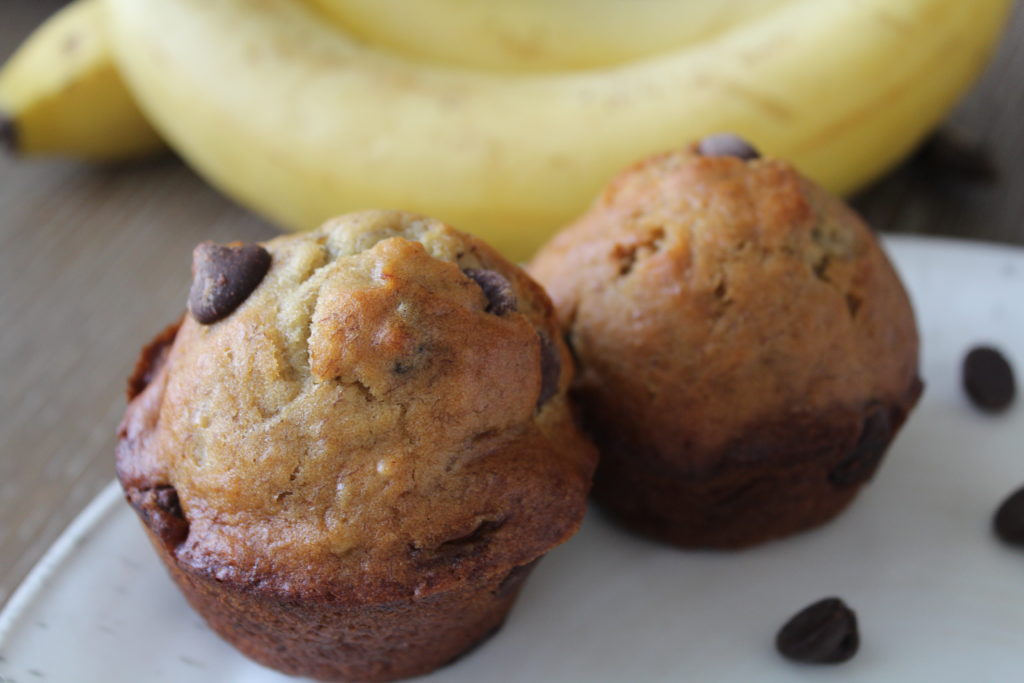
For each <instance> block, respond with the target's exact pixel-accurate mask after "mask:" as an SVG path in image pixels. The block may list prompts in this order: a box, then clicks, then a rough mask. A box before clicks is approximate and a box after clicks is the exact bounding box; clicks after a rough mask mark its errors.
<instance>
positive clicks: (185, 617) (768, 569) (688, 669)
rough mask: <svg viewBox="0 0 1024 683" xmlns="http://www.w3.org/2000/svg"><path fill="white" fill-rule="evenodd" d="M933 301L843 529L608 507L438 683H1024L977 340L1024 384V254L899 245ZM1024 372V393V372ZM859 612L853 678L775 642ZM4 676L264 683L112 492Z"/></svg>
mask: <svg viewBox="0 0 1024 683" xmlns="http://www.w3.org/2000/svg"><path fill="white" fill-rule="evenodd" d="M887 245H888V248H889V250H890V253H891V254H892V256H893V258H894V260H895V261H896V262H897V265H898V266H899V268H900V271H901V273H902V274H903V276H904V279H905V280H906V283H907V285H908V286H909V289H910V292H911V295H912V297H913V299H914V302H915V305H916V309H917V313H918V317H919V321H920V325H921V333H922V338H923V368H922V370H923V372H922V374H923V376H924V379H925V382H926V384H927V389H926V391H925V395H924V398H923V400H922V402H921V404H920V405H919V407H918V409H917V411H916V412H915V413H914V414H913V416H912V418H911V419H910V421H909V423H908V424H907V426H906V428H905V429H904V430H903V432H902V433H901V434H900V436H899V438H898V440H897V441H896V442H895V443H894V444H893V446H892V449H891V451H890V453H889V456H888V459H887V461H886V463H885V465H884V466H883V468H882V470H881V472H880V474H879V476H878V478H877V479H876V480H875V482H874V483H873V484H872V485H871V486H869V487H868V488H867V489H866V490H865V491H864V492H863V493H862V494H861V496H860V497H859V499H858V500H857V501H856V502H855V503H854V505H853V506H852V507H851V508H850V509H849V510H848V512H847V513H846V514H844V515H842V516H841V517H840V518H839V519H838V520H836V521H835V522H833V523H831V524H829V525H827V526H825V527H823V528H821V529H819V530H817V531H813V532H810V533H806V534H803V535H801V536H798V537H796V538H791V539H788V540H784V541H779V542H775V543H771V544H768V545H766V546H763V547H760V548H756V549H754V550H750V551H746V552H736V553H715V552H683V551H680V550H674V549H672V548H667V547H663V546H660V545H657V544H655V543H652V542H648V541H645V540H642V539H639V538H635V537H633V536H630V535H628V534H626V533H624V532H622V531H620V530H619V529H617V528H616V527H614V526H612V525H610V524H609V523H607V522H606V520H604V519H603V518H602V517H601V516H600V515H599V514H595V513H594V512H593V511H592V512H591V514H590V515H588V517H587V520H586V522H585V523H584V525H583V529H582V531H581V532H580V533H579V534H578V535H577V536H576V537H575V538H573V539H572V540H571V541H569V542H568V543H566V544H565V545H564V546H562V547H560V548H558V549H557V550H555V551H554V552H552V553H550V555H549V556H548V557H547V559H545V560H544V562H542V563H541V564H540V565H539V566H538V568H537V570H536V571H535V572H534V574H533V576H532V578H531V579H530V581H528V582H527V584H526V588H525V590H524V591H523V593H522V596H521V598H520V601H519V604H518V605H517V607H516V608H515V609H514V610H513V612H512V614H511V616H510V618H509V620H508V622H507V623H506V625H505V628H504V629H503V631H502V632H501V633H500V634H499V635H498V636H497V637H495V638H494V639H492V640H491V641H489V642H488V643H487V644H485V645H484V646H483V647H481V648H479V649H478V650H477V651H476V652H474V653H473V654H472V655H471V656H468V657H466V658H464V659H462V660H461V661H459V662H458V663H457V664H456V665H454V666H451V667H449V668H446V669H442V670H441V671H438V672H436V673H435V674H433V675H431V676H429V677H427V678H425V679H422V680H424V681H483V680H488V681H681V680H684V679H685V680H691V681H743V682H745V683H746V682H749V681H830V682H831V681H872V682H877V681H929V682H936V681H971V682H972V683H979V682H982V681H992V682H996V681H999V682H1004V681H1011V680H1022V677H1024V673H1022V666H1021V665H1022V663H1024V551H1019V550H1014V549H1012V548H1008V547H1006V546H1004V545H1002V544H1000V543H999V542H998V541H997V540H996V539H995V537H994V536H993V534H992V532H991V516H992V513H993V510H994V509H995V508H996V506H997V505H998V504H999V502H1000V501H1002V500H1003V498H1004V497H1005V496H1006V495H1007V494H1008V493H1010V492H1011V491H1012V490H1014V489H1015V488H1016V487H1017V486H1018V485H1019V484H1021V483H1024V452H1022V449H1021V444H1022V443H1024V401H1021V400H1018V402H1017V404H1016V405H1015V406H1013V407H1012V408H1011V409H1010V410H1009V411H1008V412H1007V413H1006V414H1004V415H1002V416H998V417H991V416H988V415H984V414H981V413H979V412H977V411H976V410H974V409H973V408H972V406H971V405H970V404H969V403H968V402H967V401H966V399H965V398H964V395H963V393H962V391H961V388H960V379H959V378H960V362H961V359H962V357H963V355H964V353H965V351H966V350H967V349H968V348H969V347H970V346H971V345H973V344H976V343H979V342H987V343H994V344H995V345H997V346H999V347H1001V348H1002V349H1003V350H1004V351H1005V352H1006V353H1007V355H1008V357H1009V358H1010V360H1011V362H1012V363H1014V365H1015V367H1017V368H1018V369H1019V370H1020V371H1021V372H1022V373H1024V315H1022V313H1024V250H1014V249H1010V248H998V247H993V246H984V245H977V244H972V243H968V242H955V241H948V240H936V239H921V238H908V237H894V238H890V239H888V240H887ZM1022 378H1024V377H1022ZM830 595H838V596H842V597H843V598H844V599H845V600H846V601H847V602H848V603H849V604H850V605H851V606H852V607H853V608H854V609H855V610H856V612H857V614H858V617H859V620H860V624H861V635H862V644H861V649H860V652H859V653H858V654H857V656H856V657H855V658H854V659H853V660H851V661H850V662H848V663H846V664H844V665H842V666H837V667H824V668H823V667H814V666H807V665H798V664H792V663H789V662H787V661H785V660H783V659H782V658H781V657H779V656H778V655H777V654H776V653H775V651H774V649H773V641H774V636H775V633H776V630H777V629H778V627H779V626H780V624H782V622H783V621H785V620H786V619H787V618H788V617H789V616H790V615H791V614H792V613H793V612H794V611H796V610H797V609H799V608H801V607H803V606H805V605H807V604H808V603H810V602H812V601H815V600H817V599H819V598H822V597H825V596H830ZM0 657H2V659H0V680H2V681H7V682H8V683H9V682H11V681H18V683H27V682H30V681H42V680H46V681H74V682H76V683H82V682H85V683H88V682H90V681H103V682H104V683H117V682H128V681H130V682H132V683H136V682H139V681H147V682H155V681H184V680H187V681H191V682H194V683H200V682H206V681H209V682H217V683H225V682H232V681H246V682H248V683H264V682H270V681H287V680H294V679H289V678H286V677H284V676H281V675H279V674H276V673H274V672H272V671H269V670H267V669H264V668H262V667H260V666H258V665H256V664H253V663H251V662H249V661H248V660H246V659H245V658H244V657H242V656H241V655H239V654H237V653H236V652H235V651H234V650H232V649H231V648H230V647H229V646H227V645H226V644H224V643H223V642H221V640H220V639H219V638H218V637H217V636H216V635H214V634H213V633H212V632H210V631H209V629H208V628H207V627H206V626H205V625H204V623H203V622H202V620H201V619H199V617H197V616H196V615H195V614H194V613H193V612H192V611H191V610H190V609H189V607H188V606H187V605H186V603H185V601H184V599H183V598H182V597H181V596H180V595H179V594H178V592H177V590H176V589H175V587H174V586H173V585H172V584H171V581H170V579H169V578H168V577H167V576H166V574H165V572H164V570H163V568H162V567H161V565H159V564H158V561H157V559H156V556H155V555H154V554H153V552H152V550H151V549H150V547H149V545H148V543H147V541H146V539H145V538H144V536H143V533H142V530H141V528H140V526H139V523H138V521H137V520H136V519H135V517H134V514H133V513H132V512H131V511H130V510H129V509H128V507H127V506H126V505H125V504H124V503H122V502H121V497H120V494H119V492H118V491H117V489H116V488H114V487H113V486H111V487H110V488H108V489H107V490H106V491H104V492H103V494H102V495H100V497H99V498H98V499H97V500H96V501H95V502H94V503H93V504H92V505H91V506H90V507H89V508H88V509H87V510H86V511H85V512H84V513H83V514H82V516H81V517H80V518H79V519H78V520H77V521H76V522H75V523H74V524H73V525H72V526H71V527H70V528H69V529H68V530H67V532H65V534H64V535H63V536H62V537H61V539H60V540H59V541H58V542H57V544H56V545H55V546H54V547H53V548H52V549H51V550H50V551H49V553H48V554H47V555H46V557H45V558H44V559H43V560H42V562H40V564H39V566H37V567H36V569H35V570H34V571H33V573H32V574H31V575H30V576H29V578H28V579H27V580H26V581H25V583H24V584H23V585H22V586H21V588H20V589H19V590H18V592H17V593H16V594H15V595H14V597H13V598H12V599H11V601H10V603H9V604H8V605H7V608H6V609H5V611H4V612H3V614H2V615H0Z"/></svg>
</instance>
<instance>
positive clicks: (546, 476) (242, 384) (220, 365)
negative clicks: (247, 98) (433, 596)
mask: <svg viewBox="0 0 1024 683" xmlns="http://www.w3.org/2000/svg"><path fill="white" fill-rule="evenodd" d="M265 248H266V250H267V252H269V254H270V264H269V270H268V271H267V273H266V275H265V277H263V279H262V281H261V282H259V284H258V285H257V286H256V287H255V290H254V291H252V293H251V294H249V295H248V296H247V297H246V298H245V299H244V301H242V302H241V304H240V305H238V307H237V309H235V310H233V312H230V314H228V315H227V316H226V317H224V318H223V319H220V320H218V321H216V322H213V323H211V324H201V323H199V322H197V320H196V319H195V317H194V316H193V315H186V316H185V318H184V321H183V323H182V325H181V327H180V329H179V330H178V332H177V336H176V338H175V339H174V343H173V347H171V349H170V350H169V352H168V353H167V357H166V361H165V362H163V364H162V366H161V367H160V368H159V369H158V370H157V371H156V372H155V374H154V376H153V377H152V381H151V382H150V383H149V384H148V386H146V387H145V389H144V390H142V391H141V393H140V394H139V395H138V396H136V397H135V398H134V400H133V401H132V402H131V404H130V406H129V409H128V413H127V414H126V417H125V420H124V423H123V425H122V432H121V436H122V441H121V444H120V446H119V453H118V472H119V476H120V478H121V480H122V482H123V483H124V484H125V487H126V489H128V490H129V491H131V490H146V489H154V490H155V489H156V488H157V487H161V486H172V487H173V488H174V490H176V492H177V497H178V500H179V501H180V506H181V510H182V513H183V514H184V517H185V518H186V519H187V521H188V529H187V537H186V538H185V540H184V541H183V542H182V543H181V544H180V545H178V546H177V548H176V549H175V555H176V558H177V559H178V561H179V562H180V563H182V564H183V565H185V566H187V567H191V568H192V569H194V570H196V571H203V572H207V573H212V574H213V575H215V576H217V577H218V578H220V579H222V580H224V581H229V582H235V583H238V584H244V585H248V586H258V587H261V588H267V589H271V590H275V591H279V592H283V593H286V594H293V595H295V596H298V597H303V596H306V597H308V596H315V597H317V598H322V599H327V600H336V601H343V602H352V601H356V602H379V601H382V600H387V599H394V598H395V597H398V596H401V597H408V596H410V595H426V594H429V593H431V592H434V591H436V590H442V589H445V588H448V587H451V586H453V585H455V584H456V582H457V581H458V580H459V579H460V577H463V576H466V575H469V574H470V573H472V572H481V571H483V572H490V571H500V570H508V569H509V568H511V567H514V566H517V565H521V564H525V563H527V562H530V561H532V560H533V559H535V558H536V557H538V556H539V555H541V554H543V553H544V552H545V551H546V550H548V549H549V548H550V547H551V546H553V545H555V544H557V543H559V542H561V541H563V540H565V539H566V538H567V537H568V536H569V535H571V534H572V533H573V532H574V531H575V529H576V528H577V527H578V524H579V521H580V519H581V517H582V514H583V508H584V501H585V497H586V492H587V489H588V487H589V479H590V474H591V471H592V468H593V465H594V458H595V455H594V453H593V451H592V450H591V447H590V446H589V445H588V443H587V442H586V441H585V440H583V439H582V437H581V436H580V434H579V433H578V431H577V430H576V428H575V426H574V425H573V422H572V419H571V415H570V412H569V405H568V402H567V400H566V396H565V393H566V388H567V386H568V384H569V382H570V380H571V362H570V359H569V356H568V353H567V351H566V349H565V347H564V345H563V343H562V341H561V339H560V336H559V333H558V328H557V324H556V323H555V321H554V315H553V310H552V307H551V303H550V301H549V300H548V298H547V296H546V295H545V294H544V292H543V290H542V289H541V288H540V287H539V286H538V285H536V284H535V283H534V282H533V281H532V280H530V278H529V277H528V276H526V275H525V273H523V272H522V271H521V270H520V269H519V268H517V267H516V266H514V265H512V264H510V263H508V262H507V261H505V260H504V259H503V258H502V257H501V256H500V255H499V254H497V252H495V251H494V250H493V249H491V248H489V247H488V246H487V245H485V244H484V243H482V242H481V241H479V240H477V239H476V238H473V237H471V236H469V235H465V234H462V233H459V232H457V231H455V230H453V229H451V228H449V227H447V226H445V225H443V224H442V223H440V222H437V221H434V220H431V219H426V218H422V217H419V216H415V215H411V214H405V213H398V212H382V211H372V212H363V213H357V214H351V215H348V216H343V217H341V218H338V219H335V220H333V221H330V222H328V223H327V224H326V225H324V226H323V227H322V228H320V229H319V230H316V231H312V232H309V233H305V234H300V235H291V236H285V237H279V238H277V239H274V240H271V241H270V242H268V243H266V245H265ZM197 253H198V252H197ZM193 306H194V307H195V302H194V301H193ZM148 355H152V354H148ZM144 361H145V359H144ZM545 374H546V375H547V377H545ZM137 375H139V373H138V372H137ZM139 384H140V382H138V381H136V385H139Z"/></svg>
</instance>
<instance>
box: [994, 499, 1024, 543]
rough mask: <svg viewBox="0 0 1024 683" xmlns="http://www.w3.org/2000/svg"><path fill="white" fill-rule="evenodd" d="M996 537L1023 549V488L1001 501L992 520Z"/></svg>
mask: <svg viewBox="0 0 1024 683" xmlns="http://www.w3.org/2000/svg"><path fill="white" fill-rule="evenodd" d="M992 526H993V528H994V529H995V532H996V535H997V536H999V538H1000V539H1002V540H1003V541H1004V542H1005V543H1009V544H1010V545H1016V546H1020V547H1024V488H1020V489H1017V490H1016V491H1015V492H1014V493H1012V494H1010V497H1009V498H1007V499H1006V500H1004V501H1003V503H1002V505H1000V506H999V509H998V510H996V516H995V517H994V518H993V519H992Z"/></svg>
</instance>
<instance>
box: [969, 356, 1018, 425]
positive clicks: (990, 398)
mask: <svg viewBox="0 0 1024 683" xmlns="http://www.w3.org/2000/svg"><path fill="white" fill-rule="evenodd" d="M963 382H964V391H966V392H967V395H968V396H970V397H971V400H972V401H974V405H976V406H978V407H979V408H981V409H982V410H984V411H986V412H989V413H998V412H1000V411H1002V410H1005V409H1006V407H1007V406H1009V405H1010V404H1011V403H1013V398H1014V396H1015V395H1016V393H1017V386H1016V382H1015V381H1014V379H1013V368H1011V367H1010V363H1009V361H1007V360H1006V357H1005V356H1003V354H1001V353H1000V352H999V351H998V350H996V349H994V348H992V347H991V346H976V347H975V348H973V349H971V351H970V353H968V354H967V356H966V357H965V358H964V364H963Z"/></svg>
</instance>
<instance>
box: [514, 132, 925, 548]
mask: <svg viewBox="0 0 1024 683" xmlns="http://www.w3.org/2000/svg"><path fill="white" fill-rule="evenodd" d="M530 271H531V273H532V274H533V275H534V276H535V277H536V278H537V279H538V280H539V281H540V282H541V283H542V284H543V285H545V287H547V289H548V293H549V294H550V295H551V297H552V299H553V300H554V302H555V307H556V309H557V311H558V315H559V319H560V320H561V324H562V327H563V331H564V334H565V335H566V339H567V340H568V342H569V344H570V346H571V348H572V349H573V351H574V354H575V356H576V358H577V360H578V363H579V369H578V376H577V378H576V380H575V383H574V386H573V393H574V396H575V397H576V398H578V400H579V402H580V404H581V407H582V410H583V414H584V422H585V426H586V428H587V429H588V431H589V432H590V434H591V436H592V437H593V438H594V439H595V441H596V442H597V444H598V448H599V449H600V451H601V463H600V465H599V467H598V472H597V475H596V477H595V484H594V486H595V497H596V499H597V500H598V501H599V502H600V503H601V504H602V506H603V507H604V508H605V509H606V510H608V511H609V512H611V513H612V515H613V516H615V517H617V518H618V519H620V520H621V521H622V522H624V523H625V524H626V525H628V526H629V527H631V528H632V529H634V530H636V531H639V532H641V533H643V534H647V535H650V536H653V537H655V538H658V539H662V540H664V541H667V542H669V543H673V544H676V545H679V546H683V547H715V548H737V547H743V546H749V545H753V544H756V543H760V542H762V541H766V540H768V539H772V538H776V537H780V536H784V535H787V534H791V533H793V532H797V531H800V530H803V529H807V528H810V527H813V526H815V525H818V524H821V523H822V522H825V521H826V520H828V519H830V518H832V517H833V516H835V515H836V514H838V513H839V512H840V511H841V510H842V509H843V508H844V507H846V505H847V504H848V503H849V502H850V501H851V500H852V499H853V497H854V496H855V495H856V493H857V491H858V490H859V489H860V488H861V486H863V485H864V483H865V482H867V481H868V480H869V479H870V478H871V477H872V475H873V474H874V472H875V470H876V468H877V467H878V465H879V462H880V461H881V459H882V456H883V455H884V453H885V451H886V448H887V446H888V445H889V442H890V441H891V440H892V438H893V436H894V435H895V434H896V432H897V431H898V430H899V428H900V426H901V425H902V424H903V421H904V420H905V419H906V417H907V414H908V413H909V411H910V410H911V409H912V408H913V406H914V404H915V402H916V401H917V399H918V396H919V394H920V392H921V387H922V385H921V382H920V380H919V378H918V336H917V330H916V327H915V323H914V315H913V311H912V310H911V306H910V302H909V301H908V298H907V294H906V292H905V291H904V289H903V287H902V285H901V283H900V280H899V278H898V276H897V274H896V272H895V271H894V270H893V267H892V265H891V264H890V262H889V261H888V259H887V258H886V256H885V254H884V253H883V252H882V250H881V249H880V248H879V245H878V243H877V241H876V240H875V238H874V236H873V235H872V232H871V230H870V229H869V228H868V226H866V225H865V224H864V222H863V221H862V220H861V219H860V218H859V217H858V216H857V215H856V214H855V213H854V212H853V211H852V210H851V209H850V208H849V207H847V206H846V205H845V204H844V203H843V202H842V201H841V200H839V199H837V198H835V197H833V196H830V195H829V194H827V193H826V192H825V191H824V190H822V189H821V188H819V187H817V186H816V185H814V184H813V183H812V182H810V181H808V180H807V179H806V178H803V177H801V176H800V174H799V173H797V172H796V171H795V170H794V169H793V168H792V167H791V166H790V165H789V164H787V163H785V162H783V161H779V160H776V159H765V158H761V157H760V156H759V155H758V154H757V152H756V151H755V150H754V149H753V148H752V147H751V146H750V145H749V144H747V143H745V142H744V141H742V140H740V139H738V138H735V137H730V136H716V137H713V138H709V139H707V140H704V141H702V142H701V143H699V144H697V145H694V146H692V147H690V148H689V149H687V150H683V151H676V152H671V153H667V154H662V155H659V156H655V157H652V158H650V159H647V160H646V161H642V162H640V163H637V164H636V165H634V166H632V167H630V168H628V169H626V170H625V171H624V172H623V173H622V174H621V175H619V176H618V177H617V178H615V179H614V180H613V181H612V182H611V183H610V184H609V185H608V187H607V188H605V190H604V191H603V193H602V194H601V195H600V197H599V198H598V199H597V200H596V202H595V203H594V205H593V206H592V207H591V209H590V210H589V212H588V213H586V214H585V215H584V216H582V217H581V218H580V219H579V220H577V221H576V222H575V223H574V224H572V225H570V226H569V227H567V228H566V229H564V230H563V231H562V232H560V233H559V234H558V235H556V236H555V237H554V238H553V239H552V240H551V241H550V242H549V243H548V244H547V245H546V246H545V247H544V248H543V249H542V250H541V251H540V252H539V253H538V254H537V256H536V257H535V260H534V261H533V263H532V265H531V268H530Z"/></svg>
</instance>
